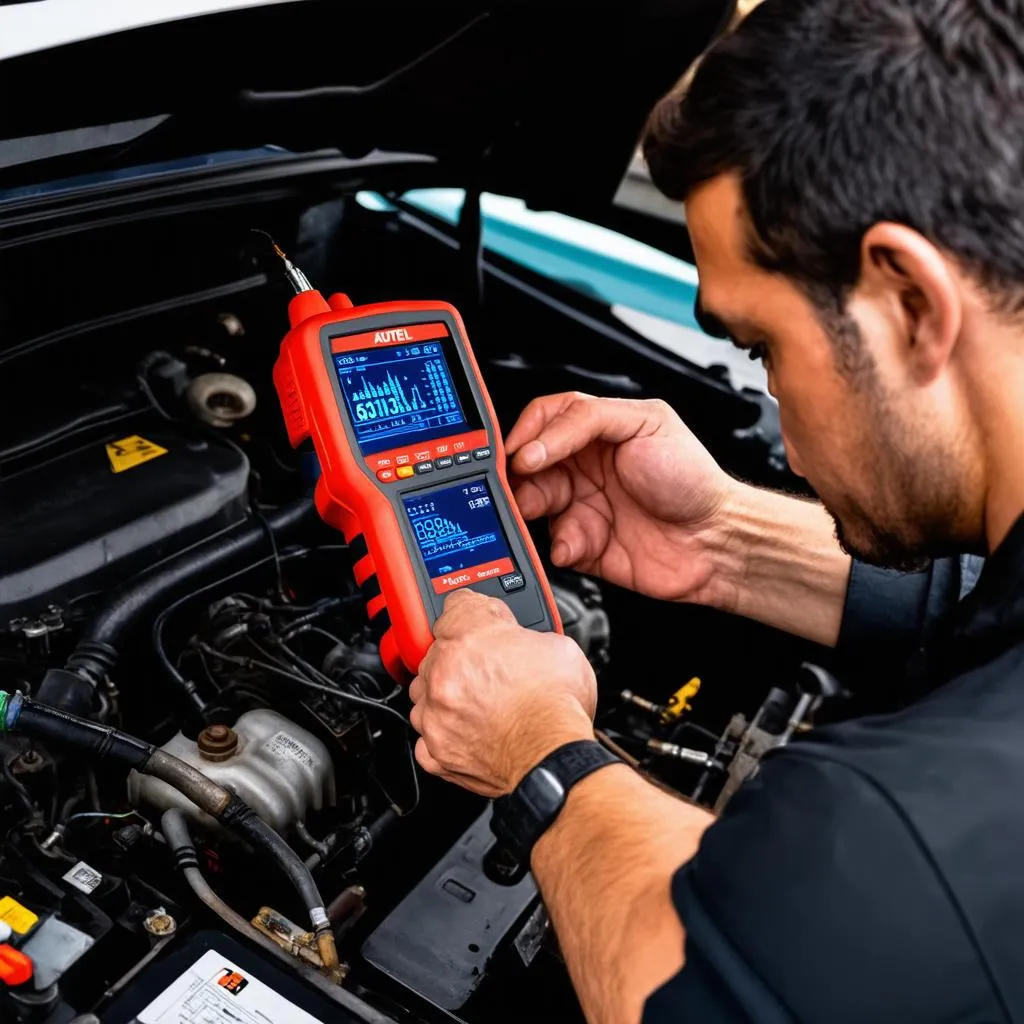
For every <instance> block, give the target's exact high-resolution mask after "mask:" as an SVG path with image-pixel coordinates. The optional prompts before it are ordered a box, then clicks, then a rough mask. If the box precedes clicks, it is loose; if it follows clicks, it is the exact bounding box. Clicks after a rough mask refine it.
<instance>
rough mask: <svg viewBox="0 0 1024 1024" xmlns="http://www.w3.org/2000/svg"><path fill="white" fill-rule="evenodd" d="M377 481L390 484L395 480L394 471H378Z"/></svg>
mask: <svg viewBox="0 0 1024 1024" xmlns="http://www.w3.org/2000/svg"><path fill="white" fill-rule="evenodd" d="M377 479H378V480H379V481H380V482H381V483H382V484H390V483H391V482H392V481H393V480H394V479H395V471H394V470H393V469H378V470H377Z"/></svg>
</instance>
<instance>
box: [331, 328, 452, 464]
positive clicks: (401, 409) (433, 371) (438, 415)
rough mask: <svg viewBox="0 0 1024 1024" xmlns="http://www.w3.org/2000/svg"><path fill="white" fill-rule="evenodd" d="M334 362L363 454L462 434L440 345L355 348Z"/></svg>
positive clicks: (339, 355) (448, 372)
mask: <svg viewBox="0 0 1024 1024" xmlns="http://www.w3.org/2000/svg"><path fill="white" fill-rule="evenodd" d="M333 359H334V366H335V369H336V370H337V373H338V381H339V382H340V384H341V393H342V394H343V395H344V397H345V405H346V407H347V410H348V415H349V419H350V420H351V422H352V427H353V429H354V430H355V434H356V440H357V441H358V443H359V449H360V451H361V452H362V453H363V455H374V454H376V453H377V452H382V451H386V450H387V449H389V448H398V447H401V446H402V445H405V444H418V443H420V442H422V441H429V440H432V439H434V438H437V437H445V436H446V435H448V434H457V433H459V432H460V431H461V430H464V429H466V426H467V422H466V416H465V413H464V412H463V408H462V403H461V402H460V400H459V394H458V389H457V388H456V385H455V383H454V381H453V380H452V374H451V370H450V369H449V366H448V358H447V356H446V354H445V346H444V345H443V343H442V342H440V341H427V342H422V343H420V344H412V345H399V346H389V347H387V348H381V349H358V350H356V351H355V352H339V353H336V354H335V355H334V356H333Z"/></svg>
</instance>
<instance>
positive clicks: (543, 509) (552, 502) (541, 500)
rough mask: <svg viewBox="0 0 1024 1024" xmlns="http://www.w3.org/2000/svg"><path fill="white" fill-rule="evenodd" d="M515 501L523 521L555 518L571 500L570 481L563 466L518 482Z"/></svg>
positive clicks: (554, 467)
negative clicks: (543, 517) (547, 517)
mask: <svg viewBox="0 0 1024 1024" xmlns="http://www.w3.org/2000/svg"><path fill="white" fill-rule="evenodd" d="M515 499H516V504H517V505H518V506H519V511H520V512H522V514H523V518H524V519H540V518H541V517H542V516H557V515H558V514H559V512H564V511H565V510H566V509H567V508H568V507H569V503H570V502H571V501H572V499H573V490H572V480H571V478H570V476H569V474H568V473H567V472H566V471H565V467H564V466H552V467H551V468H550V469H545V470H542V471H541V472H540V473H538V474H537V475H536V476H531V477H528V478H527V479H525V480H521V481H519V482H518V483H517V484H516V488H515Z"/></svg>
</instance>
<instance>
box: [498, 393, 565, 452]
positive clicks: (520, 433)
mask: <svg viewBox="0 0 1024 1024" xmlns="http://www.w3.org/2000/svg"><path fill="white" fill-rule="evenodd" d="M579 397H581V394H580V392H578V391H563V392H562V393H561V394H557V395H543V396H542V397H540V398H535V399H534V400H533V401H532V402H530V403H529V405H527V406H526V408H525V409H524V410H523V411H522V412H521V413H520V414H519V419H518V420H517V421H516V423H515V426H513V428H512V429H511V430H510V431H509V432H508V436H507V437H506V438H505V451H506V452H508V454H509V455H511V454H512V453H513V452H516V451H518V450H519V449H520V448H522V446H523V445H524V444H526V443H527V442H528V441H532V440H533V439H534V438H535V437H537V435H538V434H539V433H540V432H541V430H543V428H544V427H545V426H546V425H547V424H548V423H549V422H550V421H551V420H552V419H553V418H554V417H555V416H557V415H558V414H559V413H560V412H562V410H563V409H565V408H566V406H568V405H571V404H572V403H573V402H574V401H575V400H576V399H577V398H579Z"/></svg>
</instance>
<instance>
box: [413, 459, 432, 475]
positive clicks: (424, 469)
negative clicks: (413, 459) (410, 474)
mask: <svg viewBox="0 0 1024 1024" xmlns="http://www.w3.org/2000/svg"><path fill="white" fill-rule="evenodd" d="M416 472H417V473H433V472H434V464H433V463H432V462H417V463H416Z"/></svg>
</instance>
